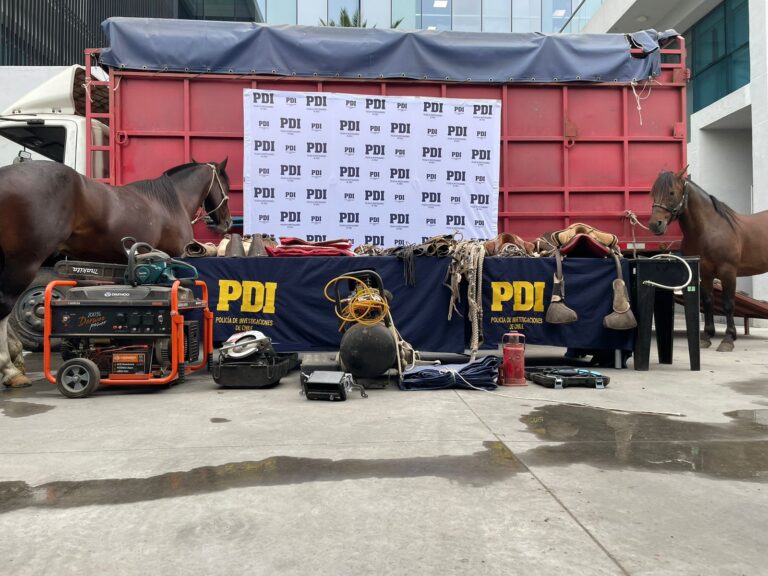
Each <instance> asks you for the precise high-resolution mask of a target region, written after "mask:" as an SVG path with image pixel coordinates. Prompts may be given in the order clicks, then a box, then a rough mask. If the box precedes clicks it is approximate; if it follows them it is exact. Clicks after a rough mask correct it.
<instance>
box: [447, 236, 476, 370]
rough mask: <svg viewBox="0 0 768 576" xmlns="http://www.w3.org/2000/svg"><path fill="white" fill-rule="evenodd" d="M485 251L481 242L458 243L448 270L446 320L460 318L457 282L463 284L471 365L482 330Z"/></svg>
mask: <svg viewBox="0 0 768 576" xmlns="http://www.w3.org/2000/svg"><path fill="white" fill-rule="evenodd" d="M484 258H485V247H484V246H483V243H482V242H476V241H472V240H462V241H461V242H459V243H457V244H456V248H455V249H454V252H453V261H452V262H451V266H450V268H449V270H448V274H449V276H450V278H451V284H450V288H451V301H450V303H449V305H448V320H450V319H451V318H452V316H453V312H454V311H455V312H456V313H457V314H459V315H461V314H460V312H459V309H458V307H457V305H456V304H457V303H458V302H460V301H461V291H460V290H461V281H462V278H463V279H466V281H467V308H468V309H469V311H468V314H469V322H470V325H471V327H472V336H471V337H470V343H469V347H470V361H474V359H475V357H476V356H477V350H478V348H479V347H480V340H481V339H482V335H481V334H482V329H483V260H484Z"/></svg>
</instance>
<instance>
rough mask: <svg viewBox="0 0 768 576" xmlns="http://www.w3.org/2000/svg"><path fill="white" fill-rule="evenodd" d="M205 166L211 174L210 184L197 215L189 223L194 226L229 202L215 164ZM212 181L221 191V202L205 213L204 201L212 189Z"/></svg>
mask: <svg viewBox="0 0 768 576" xmlns="http://www.w3.org/2000/svg"><path fill="white" fill-rule="evenodd" d="M206 166H208V167H209V168H210V169H211V172H212V174H211V182H210V184H208V191H207V192H206V193H205V196H203V203H202V204H200V208H198V209H197V214H196V215H195V219H194V220H192V222H191V223H192V224H196V223H197V222H199V221H200V220H202V219H203V218H205V217H206V216H208V215H209V214H214V213H215V212H216V211H217V210H219V208H221V207H222V206H224V204H225V203H226V202H227V201H228V200H229V196H227V193H226V192H225V191H224V186H223V185H222V183H221V179H220V178H219V173H218V171H217V170H216V165H215V164H206ZM214 181H216V182H218V183H219V190H221V195H222V199H221V202H219V205H218V206H216V208H214V209H213V210H211V211H210V212H206V211H205V199H206V198H208V194H210V193H211V190H212V189H213V182H214Z"/></svg>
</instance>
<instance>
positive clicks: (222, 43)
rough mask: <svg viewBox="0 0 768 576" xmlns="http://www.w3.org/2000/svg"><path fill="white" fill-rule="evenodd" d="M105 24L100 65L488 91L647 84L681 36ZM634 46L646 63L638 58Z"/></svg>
mask: <svg viewBox="0 0 768 576" xmlns="http://www.w3.org/2000/svg"><path fill="white" fill-rule="evenodd" d="M102 26H103V28H104V31H105V33H106V34H107V37H108V38H109V44H110V46H109V48H107V49H105V50H104V51H103V53H102V62H103V63H104V64H106V65H107V66H111V67H115V68H124V69H130V70H167V71H176V72H210V73H225V74H275V75H280V76H323V77H341V78H365V79H379V78H381V79H383V78H408V79H427V80H444V81H457V82H489V83H503V82H567V81H589V82H630V81H632V80H643V79H647V78H649V77H651V76H656V75H658V73H659V70H660V60H661V56H660V53H659V42H660V41H663V40H665V39H666V38H668V37H670V36H672V35H674V34H675V33H674V32H672V31H668V32H665V33H662V34H660V33H658V32H656V31H655V30H647V31H644V32H637V33H635V34H632V35H630V36H627V35H624V34H554V35H545V34H539V33H532V34H497V33H488V32H483V33H480V32H434V31H428V30H419V31H402V30H384V29H378V28H339V27H324V26H288V25H267V24H256V23H251V22H213V21H201V20H166V19H154V18H109V19H108V20H105V21H104V22H103V24H102ZM630 43H631V44H632V45H633V46H635V47H639V48H642V50H643V51H644V53H645V57H643V58H634V57H632V56H631V55H630Z"/></svg>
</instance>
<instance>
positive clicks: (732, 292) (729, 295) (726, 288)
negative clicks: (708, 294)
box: [717, 272, 736, 352]
mask: <svg viewBox="0 0 768 576" xmlns="http://www.w3.org/2000/svg"><path fill="white" fill-rule="evenodd" d="M720 281H721V282H722V283H723V312H724V313H725V322H726V327H725V338H723V340H722V342H720V345H719V346H718V347H717V351H718V352H732V351H733V343H734V341H735V340H736V322H735V321H734V320H733V309H734V306H735V304H736V273H735V272H734V273H733V274H728V275H727V277H724V278H721V279H720Z"/></svg>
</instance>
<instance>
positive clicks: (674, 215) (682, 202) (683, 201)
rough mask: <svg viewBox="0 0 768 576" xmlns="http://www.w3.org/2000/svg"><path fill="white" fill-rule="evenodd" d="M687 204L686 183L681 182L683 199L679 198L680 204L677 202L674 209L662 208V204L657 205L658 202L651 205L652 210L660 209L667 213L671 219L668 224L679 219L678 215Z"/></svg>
mask: <svg viewBox="0 0 768 576" xmlns="http://www.w3.org/2000/svg"><path fill="white" fill-rule="evenodd" d="M687 202H688V182H685V181H684V182H683V197H682V198H680V202H678V204H677V206H675V207H674V208H669V207H668V206H664V205H663V204H659V203H658V202H654V203H653V206H652V207H653V208H661V209H662V210H666V211H667V212H669V213H670V214H671V215H672V217H671V218H670V219H669V221H670V222H674V221H675V220H677V219H678V218H679V217H680V213H681V212H682V211H683V208H684V207H685V204H686V203H687Z"/></svg>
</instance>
